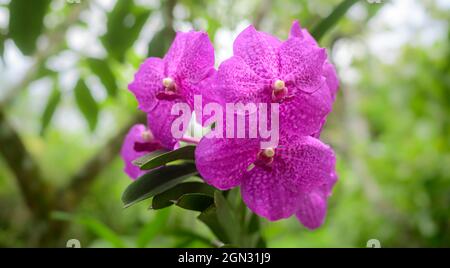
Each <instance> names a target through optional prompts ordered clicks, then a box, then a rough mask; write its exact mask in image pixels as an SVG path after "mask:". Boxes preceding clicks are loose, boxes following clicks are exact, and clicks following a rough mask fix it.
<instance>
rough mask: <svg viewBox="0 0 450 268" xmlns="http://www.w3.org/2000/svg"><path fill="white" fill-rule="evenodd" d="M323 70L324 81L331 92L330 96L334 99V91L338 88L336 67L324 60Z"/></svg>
mask: <svg viewBox="0 0 450 268" xmlns="http://www.w3.org/2000/svg"><path fill="white" fill-rule="evenodd" d="M323 71H324V75H325V79H326V83H327V85H328V88H329V90H330V92H331V96H332V98H333V100H334V99H335V98H336V93H337V91H338V89H339V80H338V78H337V73H336V69H335V68H334V66H333V64H331V63H329V62H328V61H326V62H325V64H324V66H323Z"/></svg>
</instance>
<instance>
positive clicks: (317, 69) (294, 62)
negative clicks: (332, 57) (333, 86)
mask: <svg viewBox="0 0 450 268" xmlns="http://www.w3.org/2000/svg"><path fill="white" fill-rule="evenodd" d="M279 54H280V71H281V78H282V79H283V80H284V81H285V82H286V83H289V84H291V85H292V84H293V85H294V86H295V87H296V88H298V89H299V90H301V91H304V92H307V93H311V92H314V91H316V90H317V89H319V88H320V87H321V86H322V82H323V80H324V76H323V64H324V62H325V60H326V58H327V54H326V51H325V49H322V48H319V47H317V46H313V45H311V44H308V43H306V42H303V41H302V40H301V39H300V38H289V39H288V40H287V41H286V42H284V43H283V44H282V45H281V47H280V49H279Z"/></svg>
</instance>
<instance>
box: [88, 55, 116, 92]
mask: <svg viewBox="0 0 450 268" xmlns="http://www.w3.org/2000/svg"><path fill="white" fill-rule="evenodd" d="M87 62H88V65H89V67H90V69H91V71H92V72H93V73H94V74H95V75H96V76H98V78H99V79H100V81H101V82H102V84H103V86H104V87H105V88H106V91H107V93H108V96H110V97H113V98H114V97H116V96H117V89H118V88H119V87H118V86H117V83H116V77H115V76H114V73H113V71H112V69H111V67H110V65H109V64H108V62H107V60H106V59H104V60H100V59H94V58H90V59H88V60H87Z"/></svg>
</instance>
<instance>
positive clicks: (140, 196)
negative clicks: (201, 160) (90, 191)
mask: <svg viewBox="0 0 450 268" xmlns="http://www.w3.org/2000/svg"><path fill="white" fill-rule="evenodd" d="M195 174H197V170H196V168H195V164H193V163H185V164H181V165H170V166H164V167H161V168H158V169H155V170H152V171H150V172H148V173H146V174H144V175H143V176H141V177H140V178H138V179H137V180H136V181H134V182H133V183H132V184H130V185H129V186H128V187H127V189H126V190H125V192H124V193H123V195H122V202H123V204H124V205H125V207H129V206H131V205H133V204H136V203H137V202H139V201H142V200H145V199H147V198H150V197H153V196H155V195H157V194H160V193H162V192H164V191H166V190H168V189H170V188H172V187H173V186H175V185H177V184H178V183H180V182H182V181H183V180H186V179H187V178H189V177H191V176H194V175H195Z"/></svg>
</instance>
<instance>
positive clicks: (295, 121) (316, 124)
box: [280, 82, 333, 136]
mask: <svg viewBox="0 0 450 268" xmlns="http://www.w3.org/2000/svg"><path fill="white" fill-rule="evenodd" d="M294 94H295V95H294V97H293V98H291V100H289V101H286V102H284V103H282V104H281V105H280V129H283V130H286V131H289V132H292V133H298V134H302V135H305V136H309V135H315V134H317V133H319V132H320V130H321V129H322V126H323V124H324V122H325V118H326V116H327V115H328V114H329V113H330V111H331V108H332V104H333V100H332V97H331V95H330V91H329V90H328V87H327V86H326V84H325V82H323V84H322V87H321V88H320V89H318V90H316V91H315V92H314V93H312V94H308V93H304V92H302V91H300V90H296V92H294Z"/></svg>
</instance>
